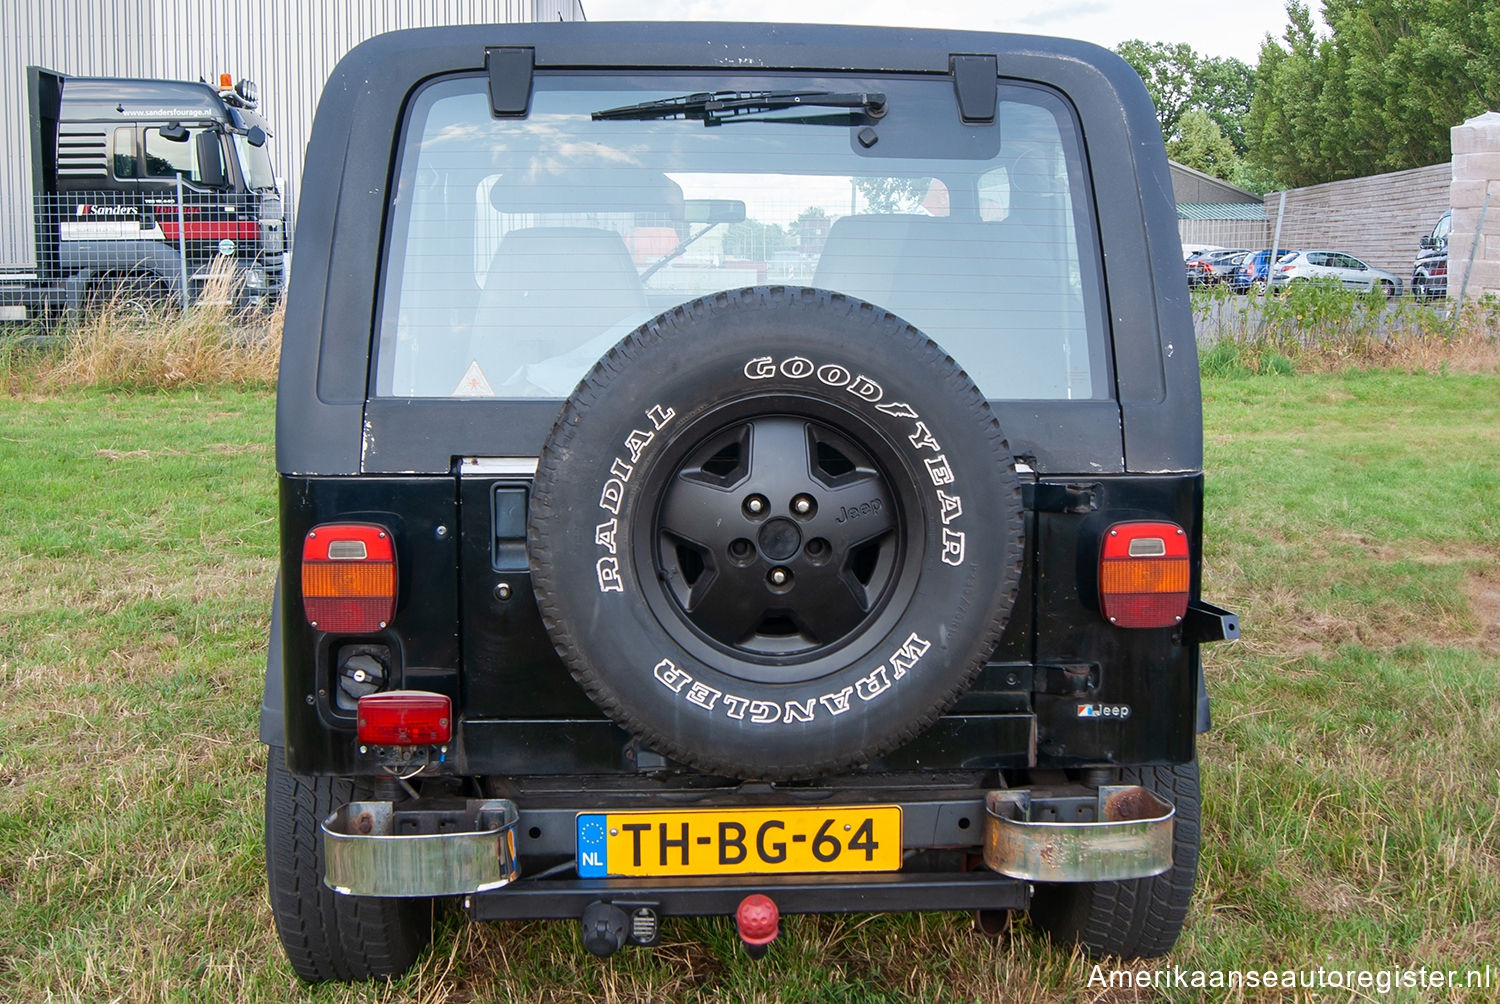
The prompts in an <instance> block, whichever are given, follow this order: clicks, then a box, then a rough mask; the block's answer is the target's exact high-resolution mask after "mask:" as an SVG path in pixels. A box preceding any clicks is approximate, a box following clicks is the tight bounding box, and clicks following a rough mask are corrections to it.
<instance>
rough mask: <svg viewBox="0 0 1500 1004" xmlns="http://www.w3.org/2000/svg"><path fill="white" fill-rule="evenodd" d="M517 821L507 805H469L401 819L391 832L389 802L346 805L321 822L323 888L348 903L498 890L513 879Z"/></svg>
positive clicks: (493, 802) (494, 800)
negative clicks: (351, 899)
mask: <svg viewBox="0 0 1500 1004" xmlns="http://www.w3.org/2000/svg"><path fill="white" fill-rule="evenodd" d="M520 818H521V815H520V812H519V811H518V810H517V809H516V805H515V803H514V802H512V801H510V799H506V798H489V799H470V800H468V801H467V802H465V803H464V806H463V808H462V809H454V810H452V811H449V812H430V813H420V814H412V815H410V816H403V817H402V820H401V823H402V825H401V826H400V827H398V825H397V816H396V812H395V806H393V805H392V804H391V803H390V802H350V803H349V804H348V805H345V806H343V807H342V808H340V809H337V810H336V811H335V812H334V813H333V814H332V815H331V816H329V817H328V818H327V819H325V820H324V821H323V850H324V861H325V864H326V871H325V873H324V876H323V883H324V884H325V885H327V886H328V887H329V888H330V889H332V890H334V891H335V892H341V893H344V894H346V895H350V896H457V895H461V894H464V893H473V892H486V891H488V890H491V889H498V888H500V887H501V886H504V885H509V884H510V883H511V882H512V881H514V880H515V878H516V876H517V875H518V874H519V873H520V870H519V867H518V865H517V863H516V825H517V823H518V822H519V821H520ZM398 829H399V830H400V831H401V832H398ZM423 831H429V832H423Z"/></svg>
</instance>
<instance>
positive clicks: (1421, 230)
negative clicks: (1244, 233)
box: [1265, 116, 1500, 284]
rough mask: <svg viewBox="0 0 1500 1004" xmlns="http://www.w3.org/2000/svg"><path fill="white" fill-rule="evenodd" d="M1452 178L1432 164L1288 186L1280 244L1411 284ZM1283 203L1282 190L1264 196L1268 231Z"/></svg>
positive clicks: (1445, 168)
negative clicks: (1318, 251)
mask: <svg viewBox="0 0 1500 1004" xmlns="http://www.w3.org/2000/svg"><path fill="white" fill-rule="evenodd" d="M1497 118H1500V116H1497ZM1493 149H1495V150H1496V151H1500V146H1496V147H1494V148H1493ZM1496 155H1497V156H1500V153H1497V154H1496ZM1451 181H1452V168H1450V166H1449V165H1448V164H1434V165H1432V166H1431V167H1418V168H1413V169H1411V170H1409V171H1393V172H1391V173H1389V174H1373V175H1370V176H1368V177H1364V178H1350V179H1349V180H1347V181H1330V182H1327V183H1326V184H1322V185H1310V186H1308V187H1306V188H1292V189H1288V190H1287V193H1286V213H1285V216H1284V217H1283V219H1282V223H1281V246H1282V247H1284V248H1288V249H1296V248H1330V249H1333V250H1338V251H1344V252H1347V253H1349V254H1352V255H1354V256H1355V257H1356V258H1362V259H1364V260H1365V261H1367V262H1369V263H1370V264H1371V265H1374V266H1375V267H1376V268H1383V269H1385V270H1386V271H1388V272H1394V273H1395V274H1396V275H1399V276H1400V277H1401V280H1402V283H1403V284H1405V283H1408V282H1410V281H1411V266H1412V260H1413V259H1414V258H1415V257H1416V254H1417V246H1418V243H1419V242H1420V241H1421V239H1422V238H1423V237H1425V236H1426V235H1427V234H1429V233H1431V232H1432V225H1433V224H1434V223H1436V222H1437V220H1438V217H1439V216H1442V215H1443V213H1444V212H1445V211H1446V210H1447V209H1448V194H1449V187H1450V183H1451ZM1280 203H1281V193H1280V192H1271V193H1270V194H1268V195H1267V196H1266V197H1265V207H1266V217H1267V219H1268V220H1270V227H1269V228H1268V229H1269V230H1274V228H1275V226H1276V213H1277V208H1278V207H1279V205H1280ZM1470 232H1471V233H1472V230H1471V231H1470ZM1269 240H1270V238H1269V237H1268V238H1267V241H1268V242H1269ZM1450 246H1453V245H1452V244H1451V243H1450Z"/></svg>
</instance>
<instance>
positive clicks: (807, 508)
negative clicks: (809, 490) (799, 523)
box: [792, 495, 813, 516]
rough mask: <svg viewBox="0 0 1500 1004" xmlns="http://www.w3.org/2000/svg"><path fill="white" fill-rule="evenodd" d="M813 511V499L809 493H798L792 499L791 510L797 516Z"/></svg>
mask: <svg viewBox="0 0 1500 1004" xmlns="http://www.w3.org/2000/svg"><path fill="white" fill-rule="evenodd" d="M812 511H813V500H812V497H811V496H809V495H798V496H797V497H796V498H794V499H792V512H794V513H796V514H797V515H798V516H807V515H810V514H811V513H812Z"/></svg>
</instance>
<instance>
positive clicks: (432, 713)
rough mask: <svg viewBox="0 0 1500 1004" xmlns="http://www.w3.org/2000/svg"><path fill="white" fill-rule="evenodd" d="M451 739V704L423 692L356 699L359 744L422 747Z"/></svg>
mask: <svg viewBox="0 0 1500 1004" xmlns="http://www.w3.org/2000/svg"><path fill="white" fill-rule="evenodd" d="M452 735H453V702H452V701H450V700H449V699H448V698H447V697H446V696H444V695H443V694H433V693H429V692H427V691H425V690H390V691H386V692H385V693H383V694H366V695H365V696H364V697H361V698H360V699H359V741H360V742H362V743H366V744H368V745H371V746H426V745H429V744H431V743H445V742H447V741H448V739H449V737H450V736H452Z"/></svg>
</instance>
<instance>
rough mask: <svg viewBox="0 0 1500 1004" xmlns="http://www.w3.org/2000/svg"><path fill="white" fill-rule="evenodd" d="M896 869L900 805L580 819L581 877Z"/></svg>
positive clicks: (598, 815)
mask: <svg viewBox="0 0 1500 1004" xmlns="http://www.w3.org/2000/svg"><path fill="white" fill-rule="evenodd" d="M900 867H901V807H900V806H899V805H860V806H819V807H816V808H811V807H799V808H779V809H664V810H661V811H656V812H581V813H579V814H578V874H579V876H580V877H582V878H606V877H609V876H625V875H658V876H660V875H767V874H782V873H787V874H790V873H795V872H880V871H896V870H898V869H900Z"/></svg>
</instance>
